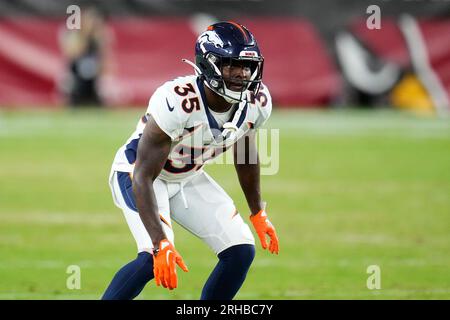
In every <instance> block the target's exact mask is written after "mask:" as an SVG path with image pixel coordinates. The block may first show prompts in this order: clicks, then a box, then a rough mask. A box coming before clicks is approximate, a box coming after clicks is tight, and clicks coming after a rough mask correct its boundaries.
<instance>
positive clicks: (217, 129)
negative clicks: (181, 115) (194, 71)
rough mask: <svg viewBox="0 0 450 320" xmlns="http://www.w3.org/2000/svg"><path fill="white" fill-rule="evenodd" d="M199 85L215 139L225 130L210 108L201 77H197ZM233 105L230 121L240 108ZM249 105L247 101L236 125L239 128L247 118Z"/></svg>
mask: <svg viewBox="0 0 450 320" xmlns="http://www.w3.org/2000/svg"><path fill="white" fill-rule="evenodd" d="M197 87H198V90H199V91H200V96H201V99H202V102H203V105H204V106H205V113H206V117H207V118H208V123H209V127H210V129H213V130H211V132H212V134H213V137H214V139H216V138H217V137H218V136H219V134H220V133H221V132H222V131H223V128H220V127H219V125H218V123H217V121H216V119H215V118H214V116H213V115H212V114H211V111H210V110H209V107H208V103H207V101H206V94H205V88H204V87H203V83H202V80H201V79H200V77H197ZM233 107H234V111H233V112H232V114H231V116H230V119H228V120H229V121H232V120H233V118H234V115H235V113H236V111H237V109H238V108H236V107H235V106H233ZM247 107H248V102H247V101H246V103H245V107H244V109H243V110H242V113H241V116H240V117H239V120H238V122H237V123H236V127H238V128H240V127H241V125H242V123H243V122H244V120H245V117H246V115H247Z"/></svg>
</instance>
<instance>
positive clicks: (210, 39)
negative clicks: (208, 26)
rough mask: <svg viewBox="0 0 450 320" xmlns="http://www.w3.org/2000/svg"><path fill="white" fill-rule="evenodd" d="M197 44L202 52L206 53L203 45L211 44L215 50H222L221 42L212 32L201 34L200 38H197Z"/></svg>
mask: <svg viewBox="0 0 450 320" xmlns="http://www.w3.org/2000/svg"><path fill="white" fill-rule="evenodd" d="M197 41H198V43H199V45H200V48H201V49H202V51H203V52H206V49H205V43H211V44H212V45H213V46H215V47H216V48H223V41H222V39H220V37H219V36H218V35H217V33H215V32H214V31H206V32H203V33H202V34H201V35H200V37H198V40H197Z"/></svg>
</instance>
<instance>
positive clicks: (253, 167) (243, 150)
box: [233, 130, 278, 254]
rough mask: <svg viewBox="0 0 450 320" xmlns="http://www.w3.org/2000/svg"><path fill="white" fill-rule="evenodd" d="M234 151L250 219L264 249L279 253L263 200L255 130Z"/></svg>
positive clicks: (235, 163) (236, 144) (236, 145)
mask: <svg viewBox="0 0 450 320" xmlns="http://www.w3.org/2000/svg"><path fill="white" fill-rule="evenodd" d="M233 151H234V167H235V169H236V172H237V175H238V179H239V183H240V185H241V188H242V191H243V192H244V195H245V198H246V200H247V203H248V206H249V208H250V212H251V215H250V220H251V222H252V224H253V226H254V228H255V230H256V233H257V234H258V237H259V239H260V241H261V245H262V247H263V248H264V249H266V248H267V247H269V251H270V252H271V253H277V254H278V237H277V234H276V231H275V228H274V227H273V225H272V223H271V222H270V221H269V219H268V218H267V213H266V211H265V207H264V204H263V202H262V200H261V187H260V164H259V156H258V150H257V148H256V143H255V131H254V130H251V131H250V132H249V133H248V134H247V135H245V136H244V137H242V138H241V139H240V140H239V141H238V142H236V143H235V145H234V148H233ZM266 235H268V236H269V237H270V244H269V246H268V245H267V241H266Z"/></svg>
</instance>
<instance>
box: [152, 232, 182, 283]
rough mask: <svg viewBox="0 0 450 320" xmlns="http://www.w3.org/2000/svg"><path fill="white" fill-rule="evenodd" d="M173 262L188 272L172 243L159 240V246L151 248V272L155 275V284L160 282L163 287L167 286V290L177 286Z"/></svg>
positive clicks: (175, 269)
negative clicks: (154, 248)
mask: <svg viewBox="0 0 450 320" xmlns="http://www.w3.org/2000/svg"><path fill="white" fill-rule="evenodd" d="M175 263H176V264H178V265H179V266H180V267H181V269H183V271H184V272H188V268H187V267H186V265H185V264H184V262H183V259H182V258H181V256H180V255H179V253H178V252H177V251H176V250H175V247H174V246H173V244H171V243H170V242H169V240H167V239H163V240H161V242H160V243H159V248H158V249H157V250H153V274H154V275H155V281H156V285H157V286H160V285H161V284H162V285H163V287H164V288H168V289H169V290H172V289H175V288H176V287H177V285H178V279H177V268H176V265H175Z"/></svg>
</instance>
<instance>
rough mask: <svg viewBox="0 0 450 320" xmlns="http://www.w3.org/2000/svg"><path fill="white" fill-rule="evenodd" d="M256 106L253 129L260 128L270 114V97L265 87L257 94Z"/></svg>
mask: <svg viewBox="0 0 450 320" xmlns="http://www.w3.org/2000/svg"><path fill="white" fill-rule="evenodd" d="M256 106H257V108H258V116H257V118H256V121H255V126H254V129H258V128H260V127H262V126H263V125H264V124H265V123H266V122H267V119H269V117H270V114H271V113H272V97H271V96H270V92H269V89H268V88H267V87H266V86H265V85H264V86H263V88H262V89H261V90H260V91H259V92H258V96H257V99H256Z"/></svg>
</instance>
